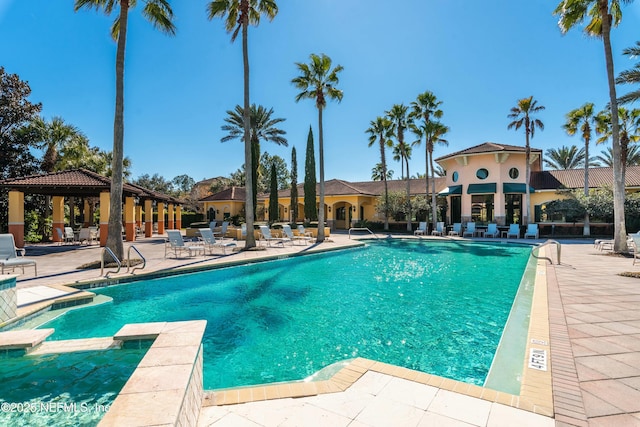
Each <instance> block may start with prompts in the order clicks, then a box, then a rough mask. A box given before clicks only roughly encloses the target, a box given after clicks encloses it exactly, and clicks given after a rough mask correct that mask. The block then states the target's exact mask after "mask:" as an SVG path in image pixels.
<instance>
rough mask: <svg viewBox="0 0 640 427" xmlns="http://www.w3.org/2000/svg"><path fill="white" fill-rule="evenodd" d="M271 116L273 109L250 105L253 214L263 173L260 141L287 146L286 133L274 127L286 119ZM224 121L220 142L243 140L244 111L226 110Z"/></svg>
mask: <svg viewBox="0 0 640 427" xmlns="http://www.w3.org/2000/svg"><path fill="white" fill-rule="evenodd" d="M272 114H273V108H270V109H269V110H267V109H266V108H265V107H263V106H262V105H258V106H257V107H256V104H251V111H250V113H249V117H250V122H251V135H250V139H251V153H252V156H251V164H252V171H251V178H252V182H253V186H252V187H253V193H252V203H253V210H254V212H255V209H256V207H257V203H258V180H259V179H260V177H259V175H262V172H263V171H262V169H261V165H260V155H261V152H260V140H264V141H271V142H274V143H276V144H278V145H284V146H285V147H287V146H288V142H287V139H286V138H285V137H284V135H285V134H286V133H287V132H286V131H284V130H282V129H279V128H278V127H277V126H276V125H278V124H279V123H282V122H284V121H285V120H286V119H281V118H271V115H272ZM224 121H225V122H226V124H225V125H223V126H222V130H223V131H225V132H228V134H227V135H225V136H223V137H222V138H221V139H220V141H222V142H226V141H231V140H234V139H239V138H242V139H243V138H244V109H243V108H242V107H241V106H240V105H236V108H235V110H228V111H227V117H225V119H224Z"/></svg>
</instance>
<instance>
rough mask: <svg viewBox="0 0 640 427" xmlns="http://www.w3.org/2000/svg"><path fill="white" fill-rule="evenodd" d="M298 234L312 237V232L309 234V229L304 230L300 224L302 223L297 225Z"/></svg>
mask: <svg viewBox="0 0 640 427" xmlns="http://www.w3.org/2000/svg"><path fill="white" fill-rule="evenodd" d="M298 235H299V236H307V237H311V238H312V239H313V234H311V232H310V231H306V230H305V229H304V225H302V224H300V225H298Z"/></svg>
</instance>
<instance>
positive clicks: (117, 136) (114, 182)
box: [106, 0, 129, 260]
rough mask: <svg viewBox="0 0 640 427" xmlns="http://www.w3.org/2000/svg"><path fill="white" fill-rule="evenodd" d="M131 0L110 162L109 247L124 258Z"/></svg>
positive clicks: (124, 0) (120, 53)
mask: <svg viewBox="0 0 640 427" xmlns="http://www.w3.org/2000/svg"><path fill="white" fill-rule="evenodd" d="M128 17H129V0H121V1H120V17H119V20H120V21H119V22H120V32H119V33H118V48H117V52H116V112H115V118H114V120H113V159H112V163H111V195H110V199H109V211H110V212H109V226H108V232H107V243H106V245H107V247H108V248H109V249H111V251H112V252H113V253H114V254H115V255H116V256H117V257H118V259H119V260H122V259H123V258H124V247H123V245H122V181H123V176H122V170H123V166H122V161H123V158H124V52H125V46H126V42H127V18H128Z"/></svg>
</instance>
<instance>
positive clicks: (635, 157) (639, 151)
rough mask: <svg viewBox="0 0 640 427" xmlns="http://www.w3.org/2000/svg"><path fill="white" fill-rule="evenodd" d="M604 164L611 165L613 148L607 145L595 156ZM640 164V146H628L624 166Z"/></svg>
mask: <svg viewBox="0 0 640 427" xmlns="http://www.w3.org/2000/svg"><path fill="white" fill-rule="evenodd" d="M596 159H597V160H599V161H600V162H601V163H602V164H603V165H604V166H607V167H610V168H611V167H613V150H612V149H611V147H607V148H606V149H605V151H602V152H601V153H600V155H599V156H596ZM638 165H640V146H638V145H632V146H631V147H629V151H628V153H627V161H626V164H625V166H638Z"/></svg>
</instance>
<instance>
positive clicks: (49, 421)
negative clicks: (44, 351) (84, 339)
mask: <svg viewBox="0 0 640 427" xmlns="http://www.w3.org/2000/svg"><path fill="white" fill-rule="evenodd" d="M145 352H146V349H118V350H108V351H91V352H77V353H62V354H48V355H42V356H22V357H6V358H2V359H0V378H1V379H2V380H1V381H0V405H1V407H2V409H1V410H0V425H2V426H11V427H18V426H25V427H26V426H28V427H37V426H95V425H98V422H99V421H100V419H102V417H103V416H104V414H105V413H106V411H107V410H108V408H109V406H110V405H111V404H112V403H113V401H114V399H115V398H116V396H117V395H118V393H119V392H120V390H121V389H122V387H123V386H124V384H125V383H126V382H127V380H128V379H129V377H130V376H131V374H132V373H133V371H134V370H135V369H136V366H137V365H138V363H139V362H140V360H142V358H143V357H144V354H145Z"/></svg>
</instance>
